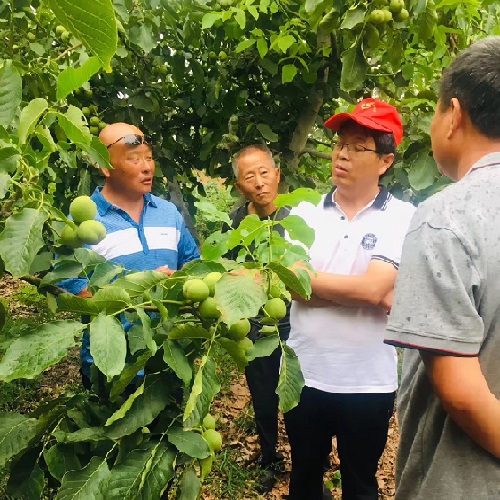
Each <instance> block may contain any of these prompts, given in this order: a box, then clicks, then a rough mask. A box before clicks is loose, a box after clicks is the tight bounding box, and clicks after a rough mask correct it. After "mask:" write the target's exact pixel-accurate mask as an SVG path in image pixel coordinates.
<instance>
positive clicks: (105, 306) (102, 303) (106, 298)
mask: <svg viewBox="0 0 500 500" xmlns="http://www.w3.org/2000/svg"><path fill="white" fill-rule="evenodd" d="M90 300H91V301H92V304H93V305H95V306H96V307H97V308H98V309H99V310H101V311H102V310H105V311H106V312H107V313H108V314H112V313H116V312H118V311H122V310H123V309H126V308H127V307H130V306H131V305H132V304H131V301H130V295H129V294H128V293H127V292H126V290H124V289H123V288H121V287H119V286H117V285H116V284H115V283H113V285H110V286H107V287H106V288H101V289H100V290H98V291H97V292H96V293H95V295H94V296H93V297H92V298H91V299H90Z"/></svg>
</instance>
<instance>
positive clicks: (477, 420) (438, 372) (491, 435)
mask: <svg viewBox="0 0 500 500" xmlns="http://www.w3.org/2000/svg"><path fill="white" fill-rule="evenodd" d="M420 355H421V357H422V360H423V362H424V364H425V368H426V371H427V374H428V376H429V378H430V380H431V383H432V385H433V387H434V391H435V392H436V394H437V396H438V397H439V399H440V400H441V403H442V405H443V407H444V409H445V411H446V412H447V413H448V415H450V417H451V418H452V419H453V420H454V421H455V423H456V424H457V425H458V426H459V427H460V428H461V429H462V430H463V431H464V432H466V433H467V434H468V435H469V436H470V437H471V438H472V439H473V440H474V441H476V443H478V444H479V445H480V446H481V447H483V448H484V449H485V450H487V451H488V452H490V453H491V454H492V455H494V456H495V457H497V458H500V401H499V400H498V399H497V398H496V397H495V395H494V394H492V393H491V391H490V389H489V387H488V384H487V382H486V379H485V378H484V375H483V373H482V371H481V366H480V364H479V358H477V357H473V358H465V357H457V356H439V355H435V354H430V353H429V352H425V351H420Z"/></svg>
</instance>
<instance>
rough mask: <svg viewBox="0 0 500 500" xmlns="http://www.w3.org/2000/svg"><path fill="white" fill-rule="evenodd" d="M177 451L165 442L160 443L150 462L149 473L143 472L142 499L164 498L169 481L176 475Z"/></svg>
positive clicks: (155, 499)
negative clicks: (168, 446) (163, 494)
mask: <svg viewBox="0 0 500 500" xmlns="http://www.w3.org/2000/svg"><path fill="white" fill-rule="evenodd" d="M175 458H176V453H174V452H173V451H171V450H170V449H169V448H167V446H166V445H165V444H163V443H158V445H157V446H156V448H155V450H154V452H153V453H152V458H151V459H150V460H149V462H148V469H147V474H143V487H142V492H141V494H142V500H157V499H158V498H162V496H161V495H162V493H163V492H164V491H165V490H166V488H167V485H168V482H169V481H170V479H172V478H173V477H174V466H175Z"/></svg>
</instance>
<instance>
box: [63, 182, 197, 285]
mask: <svg viewBox="0 0 500 500" xmlns="http://www.w3.org/2000/svg"><path fill="white" fill-rule="evenodd" d="M101 189H102V188H101V187H98V188H96V190H95V191H94V193H93V194H92V196H91V198H92V200H94V201H95V203H96V204H97V216H96V220H98V221H99V222H102V223H103V224H104V227H105V228H106V238H104V240H102V241H101V242H100V243H98V244H97V245H92V246H88V247H87V248H90V249H91V250H94V252H96V253H98V254H99V255H102V256H103V257H105V258H106V260H109V261H111V262H114V263H116V264H122V265H123V266H124V267H125V269H128V270H130V271H147V270H154V269H157V268H158V267H161V266H165V265H167V266H168V267H169V269H174V270H177V269H180V268H181V267H182V266H183V265H184V264H186V263H187V262H190V261H192V260H195V259H199V258H200V254H199V252H198V248H197V246H196V243H195V241H194V239H193V237H192V236H191V233H190V232H189V231H188V230H187V228H186V225H185V223H184V220H183V219H182V216H181V214H180V213H179V211H178V210H177V208H176V206H175V205H174V204H173V203H171V202H169V201H166V200H163V199H161V198H158V197H157V196H154V195H152V194H149V193H148V194H146V195H144V209H143V212H142V217H141V220H140V223H139V224H137V222H135V221H134V220H133V219H132V218H131V217H130V216H129V215H128V214H127V212H125V211H124V210H122V209H121V208H118V207H117V206H116V205H113V204H111V203H109V202H108V201H107V200H106V199H105V198H104V196H103V195H102V194H101ZM61 285H62V286H63V288H65V289H66V290H67V291H68V292H71V293H73V294H77V293H80V292H81V291H82V290H84V289H85V287H86V286H87V282H86V280H83V279H78V278H77V279H73V280H65V281H64V282H63V283H61Z"/></svg>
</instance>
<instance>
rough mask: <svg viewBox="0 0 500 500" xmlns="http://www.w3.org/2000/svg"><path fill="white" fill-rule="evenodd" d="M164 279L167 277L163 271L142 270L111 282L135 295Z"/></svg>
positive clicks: (131, 295)
mask: <svg viewBox="0 0 500 500" xmlns="http://www.w3.org/2000/svg"><path fill="white" fill-rule="evenodd" d="M166 279H168V278H167V276H166V275H165V274H163V273H158V272H155V271H142V272H138V273H130V274H127V275H126V276H125V277H124V278H119V279H117V280H116V281H115V282H113V285H114V286H115V287H117V288H122V289H123V290H125V291H126V292H127V293H128V294H129V295H130V297H137V296H139V295H141V294H142V293H144V292H145V291H146V290H150V289H151V288H152V287H154V286H155V285H157V284H158V283H161V282H162V281H165V280H166Z"/></svg>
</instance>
